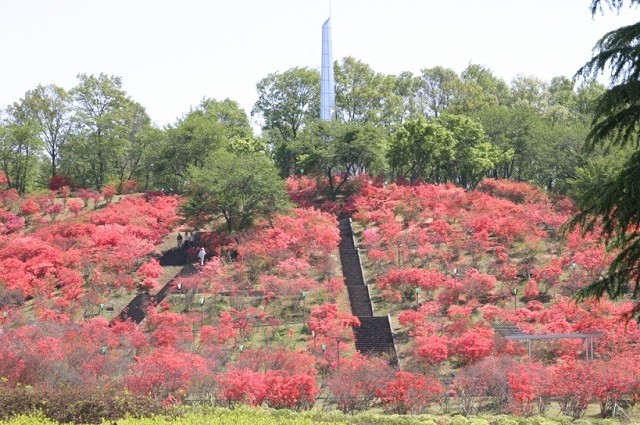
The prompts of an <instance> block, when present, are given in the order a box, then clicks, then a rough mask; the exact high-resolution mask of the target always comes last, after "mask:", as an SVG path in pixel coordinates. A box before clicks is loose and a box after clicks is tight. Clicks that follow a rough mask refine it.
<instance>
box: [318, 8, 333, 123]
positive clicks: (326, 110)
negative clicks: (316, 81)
mask: <svg viewBox="0 0 640 425" xmlns="http://www.w3.org/2000/svg"><path fill="white" fill-rule="evenodd" d="M335 110H336V88H335V81H334V78H333V52H332V45H331V18H329V19H327V20H326V21H325V23H324V25H322V68H321V69H320V119H321V120H323V121H331V120H333V117H334V115H335Z"/></svg>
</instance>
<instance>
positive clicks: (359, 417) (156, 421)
mask: <svg viewBox="0 0 640 425" xmlns="http://www.w3.org/2000/svg"><path fill="white" fill-rule="evenodd" d="M138 416H139V415H138ZM57 423H58V422H56V421H53V420H51V419H49V418H48V417H46V416H44V415H43V414H33V415H29V416H17V417H14V418H12V419H10V420H5V421H0V425H54V424H57ZM75 423H76V424H78V423H82V422H81V421H75ZM90 423H96V422H90ZM102 423H103V424H104V425H112V424H113V423H114V422H113V419H107V418H104V421H103V422H102ZM117 424H118V425H176V424H184V425H201V424H208V425H279V424H285V425H286V424H289V425H316V424H320V425H322V424H325V425H372V424H376V425H569V424H571V425H619V422H617V421H615V420H611V419H593V420H587V419H581V420H578V421H572V420H571V419H569V418H543V417H538V416H536V417H529V418H523V417H518V416H510V415H495V416H489V415H482V416H475V417H474V416H472V417H464V416H459V415H457V416H449V415H407V416H402V415H381V414H373V413H362V414H356V415H345V414H343V413H341V412H324V411H318V410H312V411H305V412H300V413H297V412H292V411H288V410H273V409H265V408H248V407H239V408H237V409H233V410H230V409H224V408H207V407H204V408H203V407H179V408H176V409H173V410H172V414H171V415H164V416H163V415H155V416H151V417H135V418H134V417H127V418H125V419H118V420H117Z"/></svg>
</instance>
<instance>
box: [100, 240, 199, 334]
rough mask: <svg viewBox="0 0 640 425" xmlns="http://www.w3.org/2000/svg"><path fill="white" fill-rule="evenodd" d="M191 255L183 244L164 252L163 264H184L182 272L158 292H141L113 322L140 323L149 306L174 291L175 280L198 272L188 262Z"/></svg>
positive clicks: (196, 241)
mask: <svg viewBox="0 0 640 425" xmlns="http://www.w3.org/2000/svg"><path fill="white" fill-rule="evenodd" d="M194 236H195V240H194V245H195V246H197V245H198V241H199V234H195V235H194ZM188 260H189V257H188V254H187V248H185V247H184V245H183V246H181V247H180V248H178V247H175V248H171V249H169V250H168V251H166V252H165V253H164V254H162V257H160V260H159V261H158V262H159V263H160V265H161V266H183V267H182V269H181V270H180V272H179V273H178V274H177V275H176V276H175V277H174V278H173V279H171V280H170V281H169V282H167V284H166V285H164V286H163V287H162V289H160V290H159V291H158V293H157V294H155V295H151V294H149V293H140V294H138V295H136V296H135V297H134V298H133V299H132V300H131V302H130V303H129V304H127V306H126V307H125V308H124V309H122V311H121V312H120V314H118V315H117V316H116V317H115V318H113V320H112V321H111V324H113V323H115V322H124V321H127V320H131V321H132V322H134V323H137V324H140V323H141V322H142V321H143V320H144V318H145V317H146V315H147V308H148V307H150V306H155V305H158V304H160V303H161V302H162V300H164V299H165V298H166V297H167V295H169V294H170V293H171V292H173V291H174V282H175V280H176V279H177V278H179V277H187V276H193V275H194V274H196V273H198V268H197V267H196V266H195V265H193V264H190V263H189V264H188V263H187V262H188Z"/></svg>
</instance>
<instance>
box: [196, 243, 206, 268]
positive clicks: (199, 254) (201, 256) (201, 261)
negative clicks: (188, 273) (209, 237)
mask: <svg viewBox="0 0 640 425" xmlns="http://www.w3.org/2000/svg"><path fill="white" fill-rule="evenodd" d="M206 255H207V252H206V251H205V250H204V247H202V248H200V251H199V252H198V258H199V259H200V265H201V266H204V257H205V256H206Z"/></svg>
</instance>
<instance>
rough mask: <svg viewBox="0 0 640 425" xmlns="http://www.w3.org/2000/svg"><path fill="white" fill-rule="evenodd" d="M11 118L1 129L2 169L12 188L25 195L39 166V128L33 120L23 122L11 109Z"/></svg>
mask: <svg viewBox="0 0 640 425" xmlns="http://www.w3.org/2000/svg"><path fill="white" fill-rule="evenodd" d="M8 110H9V118H8V119H7V121H5V123H4V125H3V126H2V127H0V167H1V168H2V171H3V172H4V174H5V175H6V176H7V179H8V182H7V183H8V185H9V187H11V188H14V189H16V190H18V192H20V193H24V192H26V191H27V189H28V188H29V187H30V185H31V183H33V176H34V174H35V172H34V171H35V169H36V166H37V164H38V155H39V152H40V149H41V141H40V139H39V138H38V131H39V127H38V124H37V123H36V122H35V121H33V120H26V121H23V120H22V119H21V118H20V117H19V114H18V115H13V114H12V112H16V111H15V110H12V108H11V107H9V108H8Z"/></svg>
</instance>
